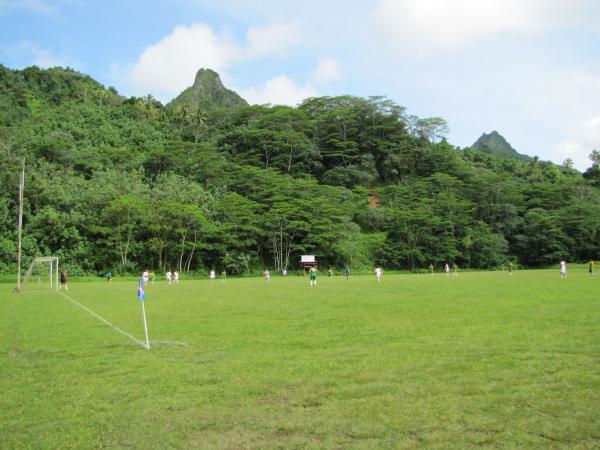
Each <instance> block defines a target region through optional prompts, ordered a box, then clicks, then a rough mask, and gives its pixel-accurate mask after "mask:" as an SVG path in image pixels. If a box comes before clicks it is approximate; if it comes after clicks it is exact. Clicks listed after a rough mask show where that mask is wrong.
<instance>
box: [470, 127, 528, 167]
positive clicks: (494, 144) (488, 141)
mask: <svg viewBox="0 0 600 450" xmlns="http://www.w3.org/2000/svg"><path fill="white" fill-rule="evenodd" d="M471 148H473V149H475V150H479V151H480V152H484V153H491V154H493V155H496V156H502V157H503V158H510V159H518V160H521V161H529V160H530V159H531V157H529V156H527V155H523V154H521V153H519V152H517V151H516V150H515V149H514V148H513V147H512V145H510V144H509V143H508V141H507V140H506V139H505V138H504V136H502V135H501V134H500V133H498V132H497V131H496V130H494V131H492V132H491V133H489V134H486V133H483V134H482V135H481V136H480V137H479V139H477V140H476V141H475V143H474V144H473V145H472V146H471Z"/></svg>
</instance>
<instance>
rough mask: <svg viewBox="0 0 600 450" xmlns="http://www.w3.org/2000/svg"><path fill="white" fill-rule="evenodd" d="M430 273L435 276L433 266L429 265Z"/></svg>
mask: <svg viewBox="0 0 600 450" xmlns="http://www.w3.org/2000/svg"><path fill="white" fill-rule="evenodd" d="M429 273H430V274H431V276H433V264H429Z"/></svg>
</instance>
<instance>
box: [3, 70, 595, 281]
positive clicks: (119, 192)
mask: <svg viewBox="0 0 600 450" xmlns="http://www.w3.org/2000/svg"><path fill="white" fill-rule="evenodd" d="M190 89H191V90H190V91H186V92H185V93H184V94H182V96H180V97H179V98H178V99H176V100H174V101H173V102H172V103H171V104H169V105H167V106H163V105H162V104H161V103H160V102H158V101H157V100H155V99H154V98H152V96H150V95H148V96H146V97H143V98H134V97H132V98H123V97H121V96H119V95H118V93H117V92H116V90H115V89H113V88H108V89H106V88H105V87H103V86H101V85H100V84H98V83H97V82H95V81H94V80H92V79H91V78H90V77H88V76H85V75H82V74H79V73H77V72H74V71H72V70H68V69H61V68H54V69H48V70H42V69H39V68H37V67H30V68H27V69H24V70H17V71H14V70H9V69H7V68H5V67H3V66H0V272H1V273H14V270H15V260H16V245H15V242H16V226H15V224H16V218H15V211H16V199H17V192H18V187H17V180H18V175H17V172H18V166H19V162H20V159H21V158H22V157H25V159H26V161H27V171H26V191H25V219H24V227H25V228H24V255H25V261H24V267H26V266H27V264H28V262H29V261H30V260H31V258H33V257H34V256H36V255H50V254H52V255H57V256H59V257H60V258H61V261H62V262H64V264H65V267H66V268H67V269H68V271H69V273H70V274H72V275H83V274H87V275H94V274H98V273H104V272H107V271H111V272H112V273H115V274H127V273H130V274H131V273H139V272H140V270H141V269H142V268H144V267H149V268H152V269H154V270H156V271H157V272H164V271H165V270H167V269H172V270H174V269H176V268H177V269H178V270H179V271H180V272H181V273H185V274H190V273H193V272H197V273H206V270H208V269H210V268H213V267H214V268H215V269H216V270H217V271H218V272H220V271H221V270H222V269H226V270H227V271H228V272H229V273H231V274H242V273H248V272H252V271H260V270H262V269H264V267H270V268H274V269H276V270H280V269H282V268H284V267H288V268H295V267H296V264H297V262H298V259H299V255H301V254H306V253H308V254H316V255H318V258H319V261H320V262H321V263H322V264H323V266H325V267H327V266H329V265H332V266H334V267H343V266H344V265H345V264H350V266H351V267H352V268H353V269H360V268H372V267H373V265H374V264H382V265H383V266H384V267H385V268H386V269H400V270H410V271H419V270H424V269H426V268H427V267H428V266H429V264H430V263H434V264H437V265H439V264H443V263H444V262H446V261H447V262H449V263H450V264H453V263H454V262H456V263H457V264H458V265H459V266H460V267H461V268H479V269H488V268H496V267H500V266H502V265H503V264H505V263H506V262H507V261H514V262H516V263H518V264H520V265H524V266H527V267H541V266H546V265H549V264H555V263H556V262H557V261H559V260H560V259H563V258H565V259H567V260H569V261H581V262H583V261H586V260H588V259H592V258H593V259H597V257H598V254H599V253H600V175H598V174H600V169H598V164H597V162H598V159H599V158H598V157H597V155H596V154H595V153H593V152H592V156H594V157H595V159H594V160H593V163H594V165H593V166H592V168H590V170H588V171H587V172H586V173H585V174H583V176H582V175H581V174H580V173H578V172H577V171H575V170H573V169H572V168H571V167H570V166H569V164H565V165H564V166H556V165H554V164H552V163H549V162H544V161H540V160H538V159H537V158H534V159H532V160H531V161H529V162H522V161H518V160H515V159H507V158H502V157H499V156H497V155H492V154H487V153H484V152H481V151H478V150H473V149H462V150H461V149H458V148H456V147H454V146H452V145H451V144H449V143H448V142H447V141H446V140H445V138H444V136H445V134H446V133H447V131H448V128H447V125H446V123H445V122H444V120H443V119H441V118H439V117H433V118H418V117H414V116H411V115H409V114H407V113H406V111H405V110H404V108H403V107H401V106H399V105H397V104H395V103H394V102H392V101H390V100H388V99H386V98H384V97H369V98H366V99H365V98H357V97H351V96H340V97H320V98H309V99H307V100H305V101H304V102H303V103H302V104H300V105H298V106H297V107H295V108H293V107H287V106H269V105H266V106H265V105H263V106H247V105H246V104H245V103H244V102H243V101H239V99H238V100H235V99H237V98H238V97H235V96H234V95H233V94H232V93H231V92H228V91H227V90H226V89H225V88H224V87H223V86H222V84H221V82H220V80H219V78H218V75H217V74H216V73H214V72H212V71H209V70H201V71H200V72H198V75H197V77H196V80H195V83H194V86H193V87H192V88H190ZM234 100H235V101H234ZM203 102H208V103H203Z"/></svg>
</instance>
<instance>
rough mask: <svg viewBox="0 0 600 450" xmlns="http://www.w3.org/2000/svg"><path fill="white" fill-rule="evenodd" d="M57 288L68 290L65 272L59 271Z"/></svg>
mask: <svg viewBox="0 0 600 450" xmlns="http://www.w3.org/2000/svg"><path fill="white" fill-rule="evenodd" d="M58 288H59V289H64V290H65V291H68V290H69V287H68V286H67V272H65V271H64V270H62V269H60V286H58Z"/></svg>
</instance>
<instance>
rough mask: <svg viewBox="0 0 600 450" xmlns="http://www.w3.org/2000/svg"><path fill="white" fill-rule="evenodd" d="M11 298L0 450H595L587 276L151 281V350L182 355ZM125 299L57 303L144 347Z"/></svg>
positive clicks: (112, 294) (126, 288)
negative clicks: (477, 449)
mask: <svg viewBox="0 0 600 450" xmlns="http://www.w3.org/2000/svg"><path fill="white" fill-rule="evenodd" d="M11 288H12V286H11V285H0V297H1V299H0V383H1V384H0V386H1V395H0V447H1V448H59V447H60V448H98V447H109V448H115V447H119V448H235V449H239V448H306V447H310V448H315V447H316V448H422V447H435V448H471V447H480V446H491V447H502V448H515V447H518V448H535V447H537V448H592V447H600V407H599V406H598V405H599V404H600V321H599V317H600V277H596V278H593V279H592V278H590V277H588V275H587V274H586V273H585V271H584V270H583V269H582V270H575V271H573V270H572V271H571V272H570V274H569V279H567V280H560V279H559V276H558V270H551V271H550V270H543V271H518V272H516V273H515V274H514V276H513V277H509V276H508V275H507V274H506V273H505V272H480V273H461V274H460V275H459V276H458V277H456V278H454V277H448V278H447V277H445V276H443V275H439V274H438V275H436V276H435V277H433V278H432V277H431V276H429V275H390V276H386V275H385V274H384V280H383V282H382V283H380V284H377V283H376V282H375V280H374V277H367V276H360V277H358V276H355V277H352V278H351V279H350V281H348V282H347V281H346V280H345V279H343V277H337V278H335V279H333V280H329V279H326V277H324V276H321V277H319V285H318V287H317V288H312V289H311V288H309V287H308V280H307V279H305V278H300V277H295V276H294V277H289V278H287V279H283V278H273V279H272V283H271V284H270V285H268V286H267V285H265V283H264V281H263V280H262V279H258V278H255V279H237V280H236V279H229V280H227V282H226V283H225V284H223V285H221V284H216V285H215V286H212V287H211V285H210V284H209V282H208V281H207V280H206V281H205V280H202V281H200V280H195V281H189V282H186V281H185V280H184V281H182V284H181V285H180V286H177V287H171V288H169V287H167V286H166V285H164V284H163V283H160V284H157V285H155V286H149V287H148V288H147V289H146V295H147V300H146V311H147V315H148V323H149V332H150V339H151V341H157V340H158V341H168V340H171V341H182V342H185V343H187V344H188V345H186V346H181V345H173V344H166V343H162V344H160V343H158V344H155V345H153V348H152V350H151V351H146V350H144V349H142V348H141V347H140V346H138V345H136V344H135V343H134V342H133V341H131V340H130V339H128V338H126V337H125V336H123V335H121V334H119V333H117V332H115V331H114V330H113V329H111V328H110V327H108V326H107V325H105V324H103V323H102V322H100V321H99V320H98V319H96V318H94V317H92V316H91V315H90V314H88V313H87V312H85V311H83V310H82V309H80V308H78V307H77V306H75V305H73V304H72V303H70V302H69V301H67V300H66V299H65V298H64V297H62V296H61V295H60V294H57V293H53V292H49V291H48V290H47V289H46V288H45V286H36V285H35V284H32V285H31V286H30V291H29V292H24V293H22V294H19V295H17V294H12V293H11ZM31 289H35V290H37V291H39V292H31ZM136 289H137V284H136V283H135V282H132V281H122V282H119V281H115V282H113V283H111V284H109V283H106V282H97V283H95V282H87V283H72V284H71V286H70V290H69V291H68V295H69V296H70V297H72V298H73V299H74V300H76V301H78V302H80V303H81V304H83V305H85V306H87V307H89V308H91V309H92V310H94V311H95V312H96V313H97V314H99V315H100V316H102V317H104V318H105V319H106V320H108V321H110V322H112V323H113V324H114V325H115V326H117V327H119V328H121V329H122V330H124V331H126V332H128V333H130V334H132V335H134V336H135V337H136V338H138V339H142V337H143V328H142V322H141V312H140V306H139V303H138V302H137V301H136V296H135V295H136Z"/></svg>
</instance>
